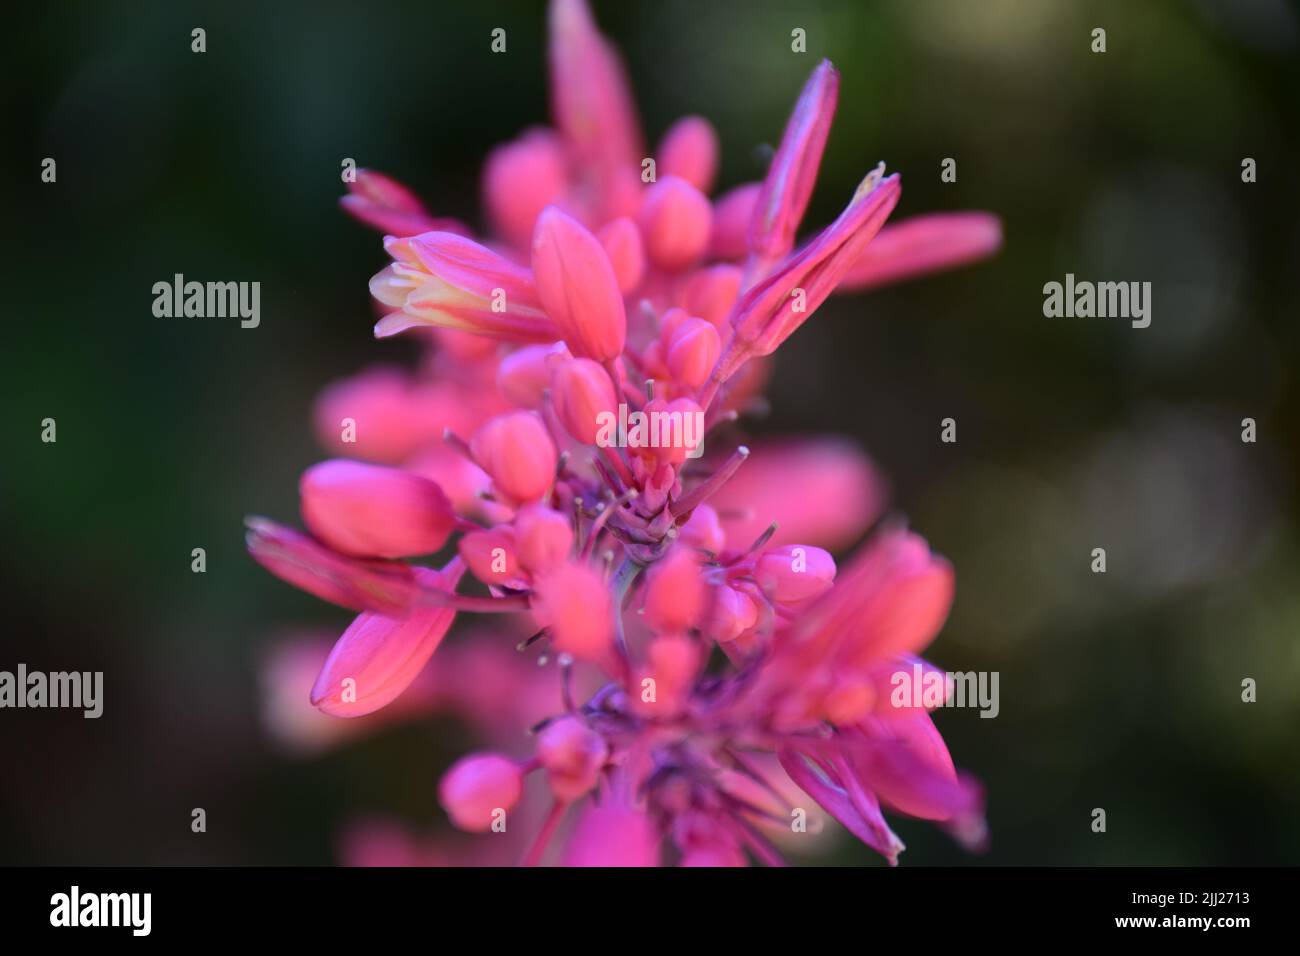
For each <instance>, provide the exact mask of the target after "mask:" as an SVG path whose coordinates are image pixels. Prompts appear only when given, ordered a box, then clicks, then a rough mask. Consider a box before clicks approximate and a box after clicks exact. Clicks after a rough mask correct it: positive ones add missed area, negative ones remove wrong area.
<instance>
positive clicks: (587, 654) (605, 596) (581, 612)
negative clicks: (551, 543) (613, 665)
mask: <svg viewBox="0 0 1300 956" xmlns="http://www.w3.org/2000/svg"><path fill="white" fill-rule="evenodd" d="M533 617H534V618H535V619H536V621H537V624H538V626H539V627H544V628H546V629H547V630H548V631H549V632H550V637H551V646H553V647H554V648H555V649H556V650H557V651H559V652H561V653H566V654H572V655H573V656H574V657H576V658H577V659H578V660H582V661H592V662H596V663H599V662H601V661H603V660H604V659H605V657H606V655H607V654H608V653H609V651H610V648H611V646H612V645H613V641H614V603H613V599H612V598H611V597H610V593H609V586H608V585H607V584H606V582H605V579H604V578H603V577H602V576H601V574H600V572H599V571H597V570H596V569H595V568H593V567H592V566H591V565H589V564H582V563H579V562H576V561H570V562H566V563H565V564H561V565H559V566H557V567H554V568H552V569H551V570H549V571H548V572H546V573H545V574H543V575H539V576H538V578H537V580H536V582H535V583H534V586H533Z"/></svg>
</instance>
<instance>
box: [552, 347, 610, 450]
mask: <svg viewBox="0 0 1300 956" xmlns="http://www.w3.org/2000/svg"><path fill="white" fill-rule="evenodd" d="M551 400H552V401H553V402H554V403H555V414H556V416H557V417H558V418H559V419H560V421H561V422H562V423H563V424H564V430H565V431H567V432H568V433H569V434H570V435H572V436H573V438H574V439H575V440H577V441H580V442H582V443H584V444H587V445H593V444H595V443H596V437H597V435H599V434H600V430H601V423H602V422H603V421H608V420H609V416H613V417H614V418H617V416H618V400H617V399H616V398H615V396H614V385H613V383H612V382H610V380H609V375H608V373H606V371H605V369H604V368H603V367H602V366H600V365H598V364H597V363H596V362H593V361H592V360H591V359H574V360H573V361H571V362H565V363H563V364H562V365H560V366H559V367H558V368H556V370H555V376H554V378H553V379H552V380H551Z"/></svg>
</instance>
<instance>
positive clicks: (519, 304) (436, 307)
mask: <svg viewBox="0 0 1300 956" xmlns="http://www.w3.org/2000/svg"><path fill="white" fill-rule="evenodd" d="M384 249H385V250H387V252H388V254H389V255H391V256H392V257H393V260H394V261H393V264H392V265H390V266H388V267H387V268H385V269H384V270H383V271H382V272H380V273H378V274H377V275H376V276H375V277H374V278H373V279H371V280H370V294H371V295H373V296H374V297H375V298H376V299H377V300H379V302H380V303H382V304H383V305H385V306H387V307H389V308H391V309H396V310H398V311H395V312H391V313H389V314H388V315H386V316H384V318H382V319H380V320H379V323H378V324H377V325H376V326H375V336H376V337H378V338H384V337H386V336H389V335H396V334H397V333H399V332H405V331H406V330H407V329H411V328H415V327H417V326H421V325H431V326H437V327H441V328H448V329H463V330H465V331H467V332H476V333H478V334H480V335H490V336H493V337H495V338H502V339H508V340H511V341H515V342H530V341H531V342H550V341H554V340H555V339H556V337H557V335H556V331H555V326H554V324H553V323H552V322H551V321H549V320H548V319H547V317H546V315H545V313H543V312H542V310H541V307H540V305H541V303H540V302H539V300H538V298H537V290H536V289H535V288H534V287H533V283H532V277H531V276H530V275H529V274H528V271H527V270H526V269H523V268H520V267H519V266H516V265H514V264H513V263H512V262H510V261H509V260H507V259H504V258H502V257H501V256H499V255H497V254H496V253H495V252H492V251H491V250H490V249H487V248H485V247H484V246H480V245H479V244H478V243H476V242H474V241H473V240H472V239H466V238H465V237H464V236H459V235H456V234H455V233H450V232H426V233H423V234H422V235H419V236H414V237H412V238H410V239H396V238H393V237H391V236H390V237H388V238H386V239H385V240H384Z"/></svg>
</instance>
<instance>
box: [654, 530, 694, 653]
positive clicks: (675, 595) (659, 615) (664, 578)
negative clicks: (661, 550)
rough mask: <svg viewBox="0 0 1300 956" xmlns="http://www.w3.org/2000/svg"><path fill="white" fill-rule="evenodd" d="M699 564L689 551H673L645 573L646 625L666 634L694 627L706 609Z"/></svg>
mask: <svg viewBox="0 0 1300 956" xmlns="http://www.w3.org/2000/svg"><path fill="white" fill-rule="evenodd" d="M704 600H705V588H704V579H703V578H702V577H701V575H700V562H699V559H698V558H697V557H696V555H695V554H694V553H693V552H691V551H690V550H688V549H686V548H680V547H678V548H673V549H672V550H670V551H669V552H668V554H667V555H665V556H664V557H663V558H661V559H660V560H659V561H657V562H655V563H654V564H653V565H651V567H650V570H649V571H648V572H646V584H645V610H644V615H645V622H646V624H647V625H649V626H650V628H651V629H653V630H655V631H658V632H661V633H664V632H675V631H685V630H687V629H689V628H691V627H694V626H695V622H696V621H697V620H699V617H700V614H701V613H702V612H703V610H704Z"/></svg>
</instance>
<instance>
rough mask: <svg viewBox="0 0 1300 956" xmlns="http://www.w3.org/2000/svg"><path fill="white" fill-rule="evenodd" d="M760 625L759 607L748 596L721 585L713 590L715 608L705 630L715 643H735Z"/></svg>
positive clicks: (710, 611) (711, 611) (711, 610)
mask: <svg viewBox="0 0 1300 956" xmlns="http://www.w3.org/2000/svg"><path fill="white" fill-rule="evenodd" d="M757 623H758V605H756V604H755V603H754V600H753V598H751V597H750V596H749V595H748V594H745V593H743V592H741V591H737V590H736V589H735V588H733V587H731V586H729V585H726V584H720V585H718V586H717V587H715V588H714V589H713V606H712V607H711V608H710V609H709V616H708V619H707V620H706V622H705V625H704V630H705V632H706V633H707V634H708V635H709V636H710V637H712V638H713V639H714V640H715V641H717V642H719V643H720V644H725V643H726V642H727V641H734V640H735V639H736V638H738V637H740V635H741V634H743V633H744V632H745V631H747V630H749V629H750V628H751V627H753V626H754V625H755V624H757Z"/></svg>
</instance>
